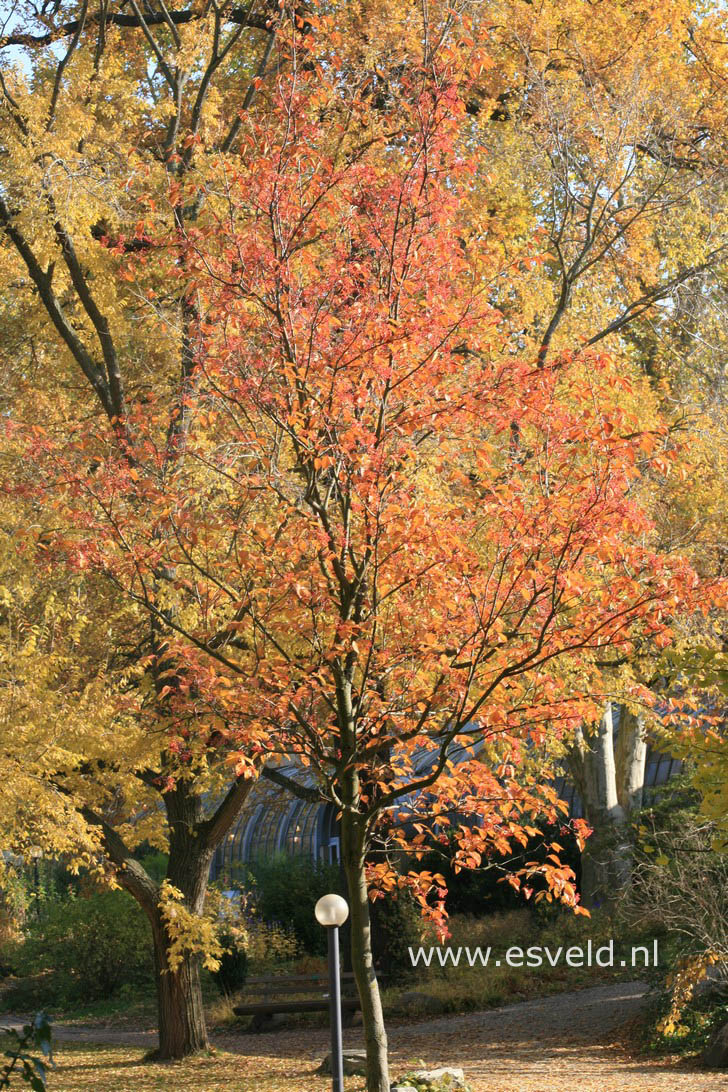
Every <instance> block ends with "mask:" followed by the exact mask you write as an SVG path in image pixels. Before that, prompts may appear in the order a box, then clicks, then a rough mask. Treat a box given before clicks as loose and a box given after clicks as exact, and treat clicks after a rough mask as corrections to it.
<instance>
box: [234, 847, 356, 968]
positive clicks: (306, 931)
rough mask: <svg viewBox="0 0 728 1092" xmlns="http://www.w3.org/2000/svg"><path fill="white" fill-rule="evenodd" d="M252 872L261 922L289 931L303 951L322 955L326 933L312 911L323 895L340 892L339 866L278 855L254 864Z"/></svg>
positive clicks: (324, 950) (324, 948)
mask: <svg viewBox="0 0 728 1092" xmlns="http://www.w3.org/2000/svg"><path fill="white" fill-rule="evenodd" d="M251 873H252V877H253V880H254V884H255V903H256V910H257V912H258V914H259V915H260V917H261V918H262V919H263V921H265V922H268V923H269V924H273V923H278V924H280V925H282V926H284V927H287V928H290V929H292V930H293V932H294V933H295V936H296V939H297V940H298V942H299V944H300V946H301V948H303V950H304V951H306V952H308V953H309V954H311V955H323V954H324V953H325V952H326V931H325V930H324V929H322V928H321V926H320V925H319V924H318V922H317V921H316V919H315V917H314V913H313V910H314V906H315V905H316V903H317V902H318V900H319V899H320V898H321V896H322V895H327V894H328V893H329V892H330V891H335V892H339V891H341V877H340V873H339V869H338V866H337V865H331V864H324V863H323V862H320V861H311V860H309V859H307V858H305V857H287V856H286V855H285V854H283V853H279V854H276V855H275V856H274V857H270V858H268V860H265V861H257V862H255V864H253V865H252V866H251ZM342 893H343V892H342Z"/></svg>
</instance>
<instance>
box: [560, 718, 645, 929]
mask: <svg viewBox="0 0 728 1092" xmlns="http://www.w3.org/2000/svg"><path fill="white" fill-rule="evenodd" d="M614 720H615V717H614V709H613V706H612V704H611V703H609V704H608V705H607V707H606V709H605V711H604V715H603V716H602V719H601V721H600V723H599V726H598V728H597V731H596V733H595V734H594V735H593V736H591V737H588V736H586V735H585V733H584V732H583V730H581V729H580V730H579V731H578V733H577V738H576V741H575V744H574V746H573V747H572V749H571V751H570V753H569V757H568V765H569V770H570V772H571V776H572V778H573V780H574V784H575V786H576V788H577V790H578V792H579V795H580V796H581V800H582V805H583V808H584V815H585V818H586V820H587V822H588V823H589V825H590V826H591V827H592V830H593V833H592V835H591V837H590V838H589V839H588V841H587V844H586V846H585V848H584V851H583V852H582V856H581V898H582V902H583V904H584V905H585V906H587V907H589V908H590V909H592V908H594V907H597V906H603V905H609V904H611V903H612V902H613V901H614V900H615V898H617V897H618V896H619V892H620V891H621V890H622V889H623V888H624V887H625V885H626V884H627V883H628V882H629V872H630V852H629V845H628V842H627V839H626V836H625V835H626V831H625V825H626V821H627V817H628V815H629V814H630V813H631V811H632V809H633V808H634V807H638V806H639V802H641V799H642V784H643V782H644V760H645V754H646V744H645V741H644V728H643V725H641V723H640V722H638V720H637V718H631V720H628V722H627V727H626V730H625V732H624V737H625V738H624V739H622V728H623V727H624V714H623V723H622V725H621V727H620V733H619V737H620V738H619V744H618V745H617V744H616V743H615V726H614Z"/></svg>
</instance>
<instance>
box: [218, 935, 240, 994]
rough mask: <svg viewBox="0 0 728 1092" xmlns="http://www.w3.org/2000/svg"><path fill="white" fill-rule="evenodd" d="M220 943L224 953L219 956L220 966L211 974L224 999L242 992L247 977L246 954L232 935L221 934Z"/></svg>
mask: <svg viewBox="0 0 728 1092" xmlns="http://www.w3.org/2000/svg"><path fill="white" fill-rule="evenodd" d="M220 943H221V944H222V945H223V946H224V949H225V950H224V952H223V953H222V955H221V956H220V966H219V967H218V969H217V970H216V971H213V972H212V977H213V979H214V980H215V985H216V986H217V988H218V989H219V991H220V993H221V994H223V996H225V997H230V995H231V994H234V993H237V992H238V990H242V988H243V986H244V985H245V979H246V978H247V976H248V954H247V952H246V951H245V949H244V948H242V947H241V946H240V944H239V941H238V937H236V936H235V935H234V934H233V933H222V934H221V935H220Z"/></svg>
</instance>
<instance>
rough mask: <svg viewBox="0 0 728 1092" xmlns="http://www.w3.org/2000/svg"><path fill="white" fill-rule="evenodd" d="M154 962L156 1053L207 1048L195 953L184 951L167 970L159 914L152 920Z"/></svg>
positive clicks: (170, 1054) (167, 1055)
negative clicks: (156, 1026) (157, 1019)
mask: <svg viewBox="0 0 728 1092" xmlns="http://www.w3.org/2000/svg"><path fill="white" fill-rule="evenodd" d="M152 933H153V936H154V965H155V971H156V982H157V1011H158V1014H159V1049H158V1051H157V1054H156V1056H157V1057H158V1058H160V1059H164V1060H168V1059H172V1058H186V1057H188V1055H190V1054H197V1053H199V1051H201V1050H207V1049H209V1045H210V1044H209V1041H208V1038H207V1026H206V1023H205V1012H204V1008H203V1005H202V989H201V986H200V964H199V957H198V956H190V955H187V956H185V958H184V959H183V961H182V963H181V964H180V965H179V966H178V967H177V968H176V969H175V970H171V969H170V967H169V964H168V962H167V953H168V951H169V937H168V935H167V932H166V930H165V928H164V923H163V922H162V920H161V918H158V920H157V921H156V922H155V923H154V924H153V926H152Z"/></svg>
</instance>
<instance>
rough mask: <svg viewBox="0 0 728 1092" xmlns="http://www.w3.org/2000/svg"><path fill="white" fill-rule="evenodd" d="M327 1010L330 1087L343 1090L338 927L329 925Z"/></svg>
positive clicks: (334, 1089)
mask: <svg viewBox="0 0 728 1092" xmlns="http://www.w3.org/2000/svg"><path fill="white" fill-rule="evenodd" d="M326 932H327V933H328V934H329V1011H330V1019H331V1089H332V1092H344V1047H343V1035H342V1031H341V978H340V977H339V927H338V925H329V926H328V927H327V929H326Z"/></svg>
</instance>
